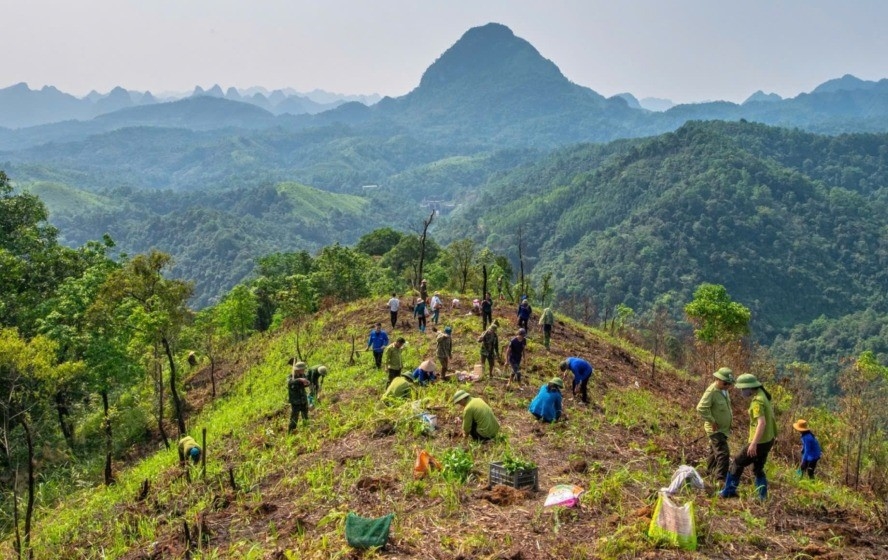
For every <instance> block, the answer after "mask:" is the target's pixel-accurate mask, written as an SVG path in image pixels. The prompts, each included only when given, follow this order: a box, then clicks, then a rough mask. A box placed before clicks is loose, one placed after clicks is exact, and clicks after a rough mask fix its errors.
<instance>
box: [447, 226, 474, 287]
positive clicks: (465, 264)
mask: <svg viewBox="0 0 888 560" xmlns="http://www.w3.org/2000/svg"><path fill="white" fill-rule="evenodd" d="M447 252H448V253H449V254H450V258H451V260H452V266H453V274H452V276H451V278H453V279H454V280H455V281H456V287H457V291H458V292H459V293H461V294H464V293H466V286H467V285H468V283H469V279H470V275H471V274H472V268H473V266H474V264H475V257H476V255H477V250H476V248H475V242H474V241H472V240H471V239H468V238H463V239H458V240H456V241H454V242H452V243H451V244H450V245H448V246H447Z"/></svg>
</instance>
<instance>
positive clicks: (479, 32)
mask: <svg viewBox="0 0 888 560" xmlns="http://www.w3.org/2000/svg"><path fill="white" fill-rule="evenodd" d="M506 74H509V76H508V77H510V78H511V79H512V80H513V81H525V80H527V79H529V78H531V77H532V79H533V80H534V81H541V80H546V81H550V80H558V81H561V80H563V81H567V78H565V77H564V75H563V74H562V73H561V70H559V69H558V67H557V66H556V65H555V64H554V63H553V62H552V61H551V60H548V59H546V58H543V56H542V55H541V54H540V53H539V51H537V50H536V48H534V47H533V45H531V44H530V43H528V42H527V41H525V40H524V39H521V38H520V37H516V36H515V34H514V33H512V30H511V29H509V28H508V27H506V26H505V25H502V24H500V23H488V24H487V25H482V26H480V27H473V28H472V29H469V30H468V31H466V32H465V33H464V34H463V36H462V37H460V39H459V40H458V41H457V42H456V43H454V44H453V46H452V47H450V48H449V49H447V50H446V51H445V52H444V54H442V55H441V56H440V57H439V58H438V60H436V61H435V62H434V63H433V64H432V65H431V66H429V67H428V69H427V70H426V71H425V73H424V74H423V76H422V79H421V80H420V83H419V89H423V88H434V87H437V86H440V85H442V84H448V83H452V82H475V83H478V82H482V81H487V79H488V78H491V77H497V78H499V79H502V78H504V77H506Z"/></svg>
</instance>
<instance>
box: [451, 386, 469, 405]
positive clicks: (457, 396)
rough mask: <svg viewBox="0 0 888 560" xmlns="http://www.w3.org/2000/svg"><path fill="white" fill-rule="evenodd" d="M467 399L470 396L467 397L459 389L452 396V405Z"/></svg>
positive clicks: (466, 394)
mask: <svg viewBox="0 0 888 560" xmlns="http://www.w3.org/2000/svg"><path fill="white" fill-rule="evenodd" d="M469 397H471V395H469V394H468V393H466V392H465V391H463V390H462V389H460V390H459V391H457V392H456V393H454V394H453V404H456V403H458V402H459V401H461V400H463V399H468V398H469Z"/></svg>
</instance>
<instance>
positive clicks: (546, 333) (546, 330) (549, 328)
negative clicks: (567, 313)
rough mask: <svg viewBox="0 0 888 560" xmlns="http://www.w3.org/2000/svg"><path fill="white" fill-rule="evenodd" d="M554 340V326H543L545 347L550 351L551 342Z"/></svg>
mask: <svg viewBox="0 0 888 560" xmlns="http://www.w3.org/2000/svg"><path fill="white" fill-rule="evenodd" d="M551 338H552V325H543V346H545V347H546V350H548V349H549V340H551Z"/></svg>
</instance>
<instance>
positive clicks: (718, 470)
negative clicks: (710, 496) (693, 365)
mask: <svg viewBox="0 0 888 560" xmlns="http://www.w3.org/2000/svg"><path fill="white" fill-rule="evenodd" d="M712 376H713V377H715V381H713V382H712V384H711V385H710V386H709V387H707V389H706V391H705V392H704V393H703V396H702V397H701V398H700V402H699V403H697V412H698V413H699V414H700V417H701V418H703V421H704V424H703V429H704V430H706V435H707V437H709V458H708V462H707V466H706V469H707V471H708V472H709V474H710V475H715V477H716V478H717V479H718V480H719V481H720V483H721V482H724V480H725V478H727V476H728V466H729V464H730V462H731V450H730V448H729V447H728V436H729V435H730V433H731V422H733V420H734V415H733V413H732V412H731V396H730V395H729V394H728V391H729V390H730V389H731V387H732V386H733V385H734V372H732V371H731V369H730V368H726V367H723V368H719V370H718V371H716V372H715V373H713V374H712Z"/></svg>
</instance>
